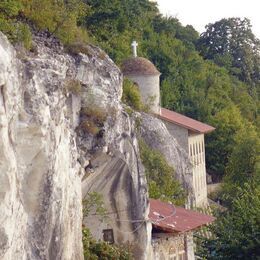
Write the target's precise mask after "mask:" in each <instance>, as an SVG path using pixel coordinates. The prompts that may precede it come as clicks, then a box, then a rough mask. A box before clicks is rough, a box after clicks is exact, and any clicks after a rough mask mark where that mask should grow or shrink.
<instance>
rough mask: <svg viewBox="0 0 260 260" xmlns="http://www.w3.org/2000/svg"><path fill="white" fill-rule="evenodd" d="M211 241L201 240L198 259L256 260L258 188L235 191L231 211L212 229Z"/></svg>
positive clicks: (259, 224)
mask: <svg viewBox="0 0 260 260" xmlns="http://www.w3.org/2000/svg"><path fill="white" fill-rule="evenodd" d="M211 232H212V238H210V239H209V240H207V239H206V240H204V243H203V246H202V251H201V252H200V256H202V257H203V258H205V259H208V260H219V259H223V260H229V259H241V260H242V259H243V260H244V259H252V260H253V259H254V260H255V259H259V257H260V186H259V183H258V184H251V185H249V184H247V185H245V188H244V189H241V188H239V189H238V197H237V198H236V199H234V201H233V203H232V207H231V210H230V211H227V212H225V213H224V214H223V216H221V217H220V218H219V219H218V220H217V221H216V222H215V224H213V226H212V227H211Z"/></svg>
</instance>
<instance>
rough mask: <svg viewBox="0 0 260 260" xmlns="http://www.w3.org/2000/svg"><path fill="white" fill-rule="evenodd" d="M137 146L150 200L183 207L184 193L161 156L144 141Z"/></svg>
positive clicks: (172, 171)
mask: <svg viewBox="0 0 260 260" xmlns="http://www.w3.org/2000/svg"><path fill="white" fill-rule="evenodd" d="M139 146H140V152H141V159H142V162H143V164H144V166H145V173H146V176H147V181H148V188H149V196H150V198H154V199H161V200H163V201H171V202H172V203H174V204H175V205H184V203H185V197H186V196H185V192H184V190H183V188H182V187H181V185H180V183H179V181H178V180H177V179H176V176H175V175H174V169H173V168H172V167H171V166H169V164H168V163H167V161H166V160H165V158H164V157H163V155H162V154H160V153H159V152H158V151H156V150H153V149H151V148H150V147H149V146H147V145H146V144H145V142H144V141H142V140H141V141H139Z"/></svg>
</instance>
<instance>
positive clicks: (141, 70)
mask: <svg viewBox="0 0 260 260" xmlns="http://www.w3.org/2000/svg"><path fill="white" fill-rule="evenodd" d="M122 71H123V74H124V75H138V76H139V75H159V74H160V72H159V71H158V70H157V69H156V67H155V66H154V65H153V63H152V62H150V61H149V60H147V59H145V58H142V57H133V58H130V59H127V60H125V61H124V62H123V65H122Z"/></svg>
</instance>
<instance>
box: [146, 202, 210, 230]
mask: <svg viewBox="0 0 260 260" xmlns="http://www.w3.org/2000/svg"><path fill="white" fill-rule="evenodd" d="M149 201H150V213H149V219H150V220H151V222H152V225H153V227H155V228H157V229H160V230H162V231H165V232H169V233H173V232H187V231H191V230H194V229H196V228H199V227H201V226H203V225H206V224H209V223H211V222H213V221H214V220H215V218H214V217H212V216H209V215H205V214H202V213H199V212H197V211H194V210H189V209H184V208H181V207H175V206H174V205H172V204H170V203H166V202H162V201H160V200H155V199H150V200H149Z"/></svg>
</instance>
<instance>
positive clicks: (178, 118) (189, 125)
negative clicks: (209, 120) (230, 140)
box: [159, 108, 215, 134]
mask: <svg viewBox="0 0 260 260" xmlns="http://www.w3.org/2000/svg"><path fill="white" fill-rule="evenodd" d="M159 117H160V118H161V119H163V120H165V121H168V122H171V123H174V124H176V125H179V126H182V127H184V128H186V129H188V130H191V131H193V132H197V133H203V134H205V133H209V132H212V131H214V130H215V128H214V127H212V126H210V125H207V124H204V123H202V122H200V121H197V120H195V119H192V118H190V117H187V116H184V115H181V114H179V113H176V112H174V111H171V110H168V109H166V108H161V114H160V115H159Z"/></svg>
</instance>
